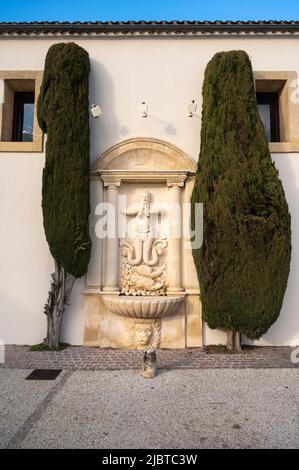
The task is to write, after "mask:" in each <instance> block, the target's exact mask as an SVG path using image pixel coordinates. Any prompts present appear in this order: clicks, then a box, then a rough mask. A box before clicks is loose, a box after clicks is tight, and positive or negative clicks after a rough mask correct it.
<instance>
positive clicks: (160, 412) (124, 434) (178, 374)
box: [0, 369, 299, 449]
mask: <svg viewBox="0 0 299 470" xmlns="http://www.w3.org/2000/svg"><path fill="white" fill-rule="evenodd" d="M28 373H29V371H28V370H17V369H15V370H8V369H0V383H1V387H0V447H2V448H101V449H108V448H112V449H113V448H124V449H125V448H129V449H134V448H136V449H138V448H145V449H151V448H159V449H163V448H169V449H171V448H173V449H174V448H177V449H184V448H194V449H199V448H299V414H298V410H299V408H298V402H299V387H298V370H296V369H279V370H265V369H264V370H253V369H251V370H236V369H234V370H229V369H225V370H219V369H218V370H215V369H210V370H196V369H189V370H170V371H166V370H161V371H160V372H159V375H158V376H157V377H156V378H155V379H153V380H145V379H143V378H142V377H140V375H139V374H138V372H137V371H103V372H99V371H81V372H71V371H64V372H62V373H61V374H60V375H59V376H58V377H57V379H56V380H55V381H49V382H46V381H25V380H24V379H25V377H26V376H27V375H28Z"/></svg>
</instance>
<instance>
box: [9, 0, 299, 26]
mask: <svg viewBox="0 0 299 470" xmlns="http://www.w3.org/2000/svg"><path fill="white" fill-rule="evenodd" d="M140 19H144V20H162V19H164V20H173V19H178V20H183V19H186V20H194V19H197V20H215V19H220V20H228V19H231V20H237V19H240V20H249V19H250V20H270V19H273V20H290V19H294V20H299V0H243V1H242V0H146V1H144V0H127V1H126V0H85V1H84V0H50V1H46V0H0V21H33V20H36V21H46V20H48V21H53V20H58V21H76V20H77V21H88V20H89V21H107V20H112V21H116V20H123V21H125V20H140Z"/></svg>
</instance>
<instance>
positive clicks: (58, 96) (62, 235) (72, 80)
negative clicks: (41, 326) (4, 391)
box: [37, 43, 91, 348]
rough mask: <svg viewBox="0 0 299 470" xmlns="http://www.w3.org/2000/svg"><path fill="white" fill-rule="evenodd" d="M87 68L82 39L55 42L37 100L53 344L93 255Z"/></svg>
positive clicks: (48, 310) (48, 311)
mask: <svg viewBox="0 0 299 470" xmlns="http://www.w3.org/2000/svg"><path fill="white" fill-rule="evenodd" d="M89 70H90V63H89V56H88V53H87V52H86V51H85V50H84V49H82V48H81V47H79V46H78V45H76V44H74V43H66V44H64V43H60V44H55V45H53V46H51V47H50V49H49V51H48V53H47V56H46V61H45V70H44V76H43V82H42V86H41V91H40V95H39V98H38V104H37V115H38V122H39V125H40V127H41V129H42V130H43V131H44V132H45V133H46V134H47V143H46V163H45V168H44V171H43V186H42V209H43V219H44V228H45V234H46V238H47V241H48V244H49V248H50V251H51V254H52V256H53V258H54V260H55V273H54V275H53V276H52V277H53V282H52V287H51V291H50V292H49V299H48V303H47V304H46V306H45V313H46V314H47V316H48V335H47V343H48V345H49V346H50V347H52V348H54V347H57V346H58V344H59V343H58V341H59V330H60V322H61V317H62V313H60V312H61V311H64V305H65V303H66V302H67V301H68V298H69V295H70V291H71V287H72V285H73V282H74V279H76V278H78V277H81V276H83V275H84V274H85V273H86V271H87V266H88V262H89V258H90V249H91V242H90V237H89V224H88V217H89V210H90V185H89V169H90V156H89V146H90V142H89V140H90V139H89V102H88V79H89ZM68 281H69V283H68ZM56 317H57V318H56ZM58 317H59V318H58ZM55 318H56V320H55ZM53 323H54V324H53ZM55 324H56V326H55ZM53 330H55V331H53Z"/></svg>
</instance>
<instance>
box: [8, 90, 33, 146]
mask: <svg viewBox="0 0 299 470" xmlns="http://www.w3.org/2000/svg"><path fill="white" fill-rule="evenodd" d="M33 117H34V92H31V91H25V92H23V91H15V92H14V110H13V127H12V141H14V142H33Z"/></svg>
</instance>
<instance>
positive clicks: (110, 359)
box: [2, 345, 299, 371]
mask: <svg viewBox="0 0 299 470" xmlns="http://www.w3.org/2000/svg"><path fill="white" fill-rule="evenodd" d="M292 351H293V348H289V347H245V348H244V351H243V353H242V354H225V353H224V354H219V353H217V354H208V353H207V352H206V351H205V350H204V349H199V348H197V349H178V350H174V349H172V350H159V351H158V356H157V362H158V367H159V368H160V369H273V368H279V369H282V368H296V367H297V368H298V367H299V364H298V363H297V364H294V363H293V362H292V361H291V353H292ZM298 358H299V354H298ZM141 361H142V351H130V350H120V349H100V348H90V347H86V346H73V347H69V348H67V349H64V350H63V351H57V352H56V351H55V352H52V351H43V352H37V351H30V348H29V346H16V345H8V346H6V347H5V363H4V364H3V365H2V367H4V368H7V369H63V370H73V371H74V370H128V369H138V368H140V364H141Z"/></svg>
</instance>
